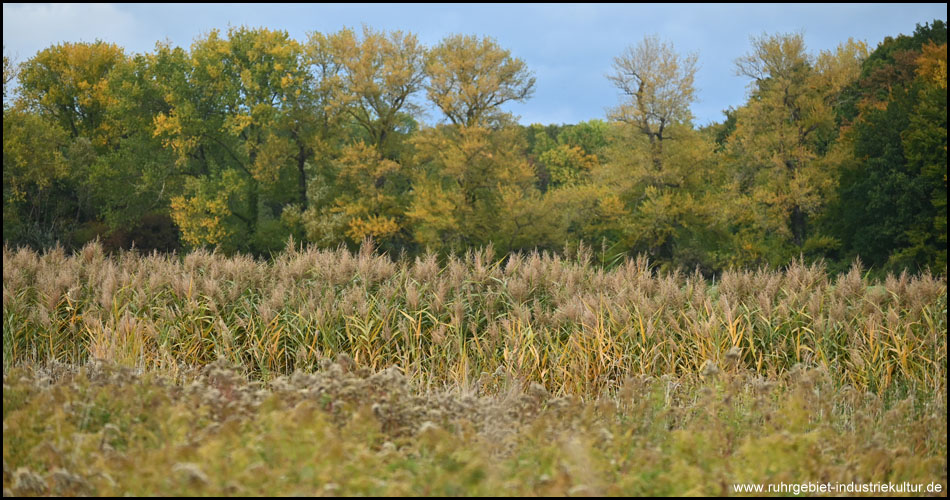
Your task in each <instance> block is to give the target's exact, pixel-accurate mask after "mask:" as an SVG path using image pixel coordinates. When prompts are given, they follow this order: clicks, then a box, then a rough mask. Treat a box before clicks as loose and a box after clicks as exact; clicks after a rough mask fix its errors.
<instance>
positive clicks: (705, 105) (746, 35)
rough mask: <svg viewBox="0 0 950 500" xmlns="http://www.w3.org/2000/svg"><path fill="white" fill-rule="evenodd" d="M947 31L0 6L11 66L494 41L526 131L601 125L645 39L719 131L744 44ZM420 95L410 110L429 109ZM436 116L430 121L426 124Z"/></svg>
mask: <svg viewBox="0 0 950 500" xmlns="http://www.w3.org/2000/svg"><path fill="white" fill-rule="evenodd" d="M934 19H940V20H943V21H944V22H946V20H947V4H946V3H939V4H938V3H931V4H896V3H893V4H588V3H585V4H536V3H532V4H352V3H351V4H9V3H4V4H3V45H4V54H5V55H7V56H9V57H11V58H12V59H13V60H14V61H15V62H22V61H25V60H27V59H29V58H31V57H33V56H34V55H35V54H36V52H37V51H39V50H42V49H44V48H46V47H49V46H51V45H55V44H57V43H61V42H92V41H95V40H96V39H100V40H104V41H107V42H112V43H115V44H117V45H119V46H121V47H123V48H124V49H125V50H126V51H127V52H129V53H140V52H151V51H152V50H154V48H155V43H156V42H158V41H165V40H168V41H171V43H172V44H173V45H178V46H182V47H186V48H187V47H189V46H190V45H191V43H192V42H193V41H194V40H195V38H198V37H201V36H203V35H204V34H206V33H207V32H208V31H210V30H211V29H215V28H216V29H220V30H221V31H222V32H226V31H227V28H228V27H229V26H242V25H243V26H249V27H261V26H263V27H267V28H270V29H279V30H285V31H287V32H288V33H289V34H290V36H291V37H293V38H295V39H297V40H299V41H304V40H306V38H307V34H308V33H310V32H313V31H319V32H322V33H334V32H336V31H339V30H340V29H341V28H343V27H350V28H356V29H357V30H359V28H360V27H361V26H362V25H364V24H365V25H367V26H370V27H372V28H374V29H377V30H387V31H389V30H402V31H404V32H406V31H408V32H411V33H413V34H415V35H416V36H417V37H418V38H419V41H420V42H422V43H423V44H425V45H427V46H430V47H431V46H434V45H436V44H438V43H439V41H441V40H442V39H443V38H444V37H446V36H448V35H451V34H458V33H461V34H467V35H478V36H479V37H482V36H490V37H492V38H494V39H495V40H496V41H497V42H498V43H499V45H501V47H503V48H505V49H507V50H510V51H511V55H512V56H513V57H517V58H520V59H522V60H524V61H525V63H526V64H527V67H528V69H529V70H531V71H532V72H533V73H534V76H535V77H536V79H537V80H536V83H535V92H534V95H533V97H532V98H531V99H529V100H528V101H527V102H524V103H508V104H506V105H505V106H503V109H505V110H506V111H510V112H512V113H514V114H515V115H517V116H519V117H520V120H519V121H520V122H521V123H522V124H524V125H528V124H531V123H542V124H564V123H579V122H582V121H587V120H591V119H605V118H606V113H607V110H608V109H609V108H611V107H614V106H616V105H617V104H619V103H620V101H621V95H620V93H619V91H618V90H617V88H616V87H615V86H614V85H613V84H612V83H611V82H610V81H609V80H608V79H607V75H608V74H610V73H612V72H613V68H612V64H613V60H614V58H615V57H617V56H620V55H621V54H623V52H624V51H625V50H626V48H627V47H630V46H634V45H636V44H637V43H639V42H640V41H642V40H643V38H644V37H645V36H649V35H658V36H659V37H660V39H661V40H663V41H665V42H667V43H670V44H672V45H673V48H674V50H675V51H676V52H677V53H679V54H682V55H685V54H688V53H696V54H697V55H698V59H699V70H698V71H697V74H696V79H695V86H696V90H697V96H698V102H695V103H693V105H692V107H691V109H692V112H693V115H694V116H695V120H694V123H695V124H697V125H706V124H709V123H712V122H721V121H722V120H723V119H724V115H723V113H722V112H723V110H725V109H727V108H729V107H738V106H740V105H742V104H743V103H744V102H745V100H746V97H747V92H748V83H749V81H748V79H747V78H745V77H740V76H737V75H736V72H735V60H736V59H737V58H739V57H742V56H743V55H745V54H747V53H748V52H749V51H750V50H751V47H752V45H751V42H750V38H751V37H754V36H761V35H763V34H769V35H771V34H777V33H802V34H803V36H804V39H805V44H806V47H807V49H808V51H809V52H810V53H812V54H816V55H817V54H818V53H819V51H822V50H833V49H834V48H835V47H837V46H838V45H839V44H841V43H844V42H846V41H847V40H848V38H854V39H855V40H862V41H865V42H867V44H868V46H869V47H870V48H871V49H872V50H873V49H874V48H875V47H877V45H878V44H879V43H880V42H882V41H883V40H884V38H885V37H887V36H892V37H895V36H897V35H899V34H907V35H909V34H911V33H913V31H914V29H915V27H916V25H917V24H918V23H919V24H923V23H927V22H932V21H933V20H934ZM424 101H425V96H424V93H420V94H419V95H418V96H417V97H416V102H417V103H419V104H425V103H424ZM441 119H442V117H441V116H440V115H439V113H437V112H436V111H429V113H428V115H426V116H424V117H423V121H425V122H427V123H434V122H437V121H439V120H441Z"/></svg>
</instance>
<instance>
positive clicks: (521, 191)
mask: <svg viewBox="0 0 950 500" xmlns="http://www.w3.org/2000/svg"><path fill="white" fill-rule="evenodd" d="M946 53H947V52H946V25H945V23H944V22H942V21H939V20H936V21H934V22H933V24H924V25H923V26H920V25H918V27H917V29H916V30H915V31H914V33H913V34H912V35H910V36H905V35H900V36H898V37H897V38H887V39H886V40H884V41H883V42H882V43H881V44H880V45H879V46H878V47H877V48H876V49H875V50H873V51H872V50H869V49H868V47H866V46H865V44H864V43H862V42H855V41H853V40H849V41H847V42H845V43H842V44H841V45H840V46H839V47H838V48H837V49H836V50H832V51H823V52H820V53H818V54H815V53H811V52H809V51H808V50H807V47H806V46H805V43H804V39H803V37H802V35H800V34H789V33H785V34H772V35H768V34H763V35H762V36H760V37H755V38H753V39H752V40H751V50H750V51H749V53H747V54H746V55H744V56H740V57H738V59H737V60H736V71H737V73H738V74H739V75H742V76H745V77H747V78H749V79H750V82H749V99H748V102H747V103H746V104H744V105H742V106H740V107H739V108H737V109H730V110H727V112H726V117H727V119H726V120H725V121H724V122H723V123H718V124H716V123H714V124H711V125H709V126H707V127H705V128H702V129H698V128H696V127H695V126H694V124H693V123H692V115H691V113H690V109H689V107H690V104H691V103H692V102H694V101H695V99H696V89H695V88H694V85H693V78H694V74H695V71H696V68H697V64H698V58H697V56H696V55H686V56H682V55H680V54H678V53H677V52H676V51H675V49H674V47H673V46H672V44H670V43H668V42H665V41H662V40H660V39H659V38H658V37H656V36H652V37H651V36H648V37H646V38H644V39H643V40H642V41H641V42H639V43H637V44H635V45H632V46H630V47H629V48H628V49H627V50H626V51H625V52H624V53H623V54H621V55H619V56H618V57H617V58H616V59H615V61H614V73H612V74H611V75H609V76H608V78H609V79H610V80H611V81H612V82H613V83H614V84H615V85H616V86H617V87H618V89H619V90H621V91H622V93H623V97H622V99H621V101H620V102H619V103H618V105H617V107H616V108H615V109H613V110H611V111H610V113H609V114H608V116H607V121H601V120H592V121H589V122H585V123H578V124H564V125H549V126H542V125H531V126H529V127H525V126H521V125H518V124H517V123H516V122H515V120H514V118H513V117H512V115H511V114H509V113H507V112H506V111H504V110H503V109H502V108H501V106H502V105H508V104H512V103H519V102H524V101H525V100H526V99H529V98H530V97H531V95H532V94H533V92H534V85H535V78H534V77H533V76H532V73H531V71H530V69H529V68H528V67H527V65H526V63H525V62H524V61H523V60H521V59H518V58H517V57H514V56H513V55H512V54H511V53H510V51H508V50H506V49H504V48H503V47H501V46H499V45H498V43H497V42H496V41H495V40H493V39H491V38H488V37H484V38H479V37H475V36H463V35H452V36H448V37H446V38H445V39H444V40H442V41H441V42H440V43H438V44H436V45H435V46H434V47H426V46H424V45H422V44H421V43H419V41H418V40H417V38H416V36H415V35H413V34H412V33H403V32H398V31H397V32H379V31H376V30H373V29H371V28H369V27H364V28H363V29H362V31H361V32H359V33H358V32H356V31H354V30H351V29H343V30H341V31H339V32H337V33H331V34H322V33H311V34H310V35H309V36H308V38H307V40H305V41H297V40H294V39H292V38H290V37H289V35H288V34H287V33H286V32H281V31H272V30H269V29H265V28H248V27H235V28H230V29H229V30H228V31H227V33H226V34H222V33H220V32H218V31H211V32H210V33H208V34H207V35H204V36H202V37H200V38H199V39H197V40H196V41H195V42H194V44H193V45H192V46H191V47H190V49H187V50H186V49H183V48H180V47H171V46H168V45H165V44H161V43H160V44H157V45H156V48H155V50H154V51H153V52H150V53H144V54H134V55H129V54H126V53H125V51H124V50H123V49H121V48H120V47H117V46H115V45H111V44H108V43H104V42H95V43H63V44H60V45H56V46H52V47H49V48H47V49H44V50H42V51H40V52H39V53H37V54H36V55H35V56H34V57H32V58H30V59H28V60H26V61H24V62H22V63H21V64H19V65H15V64H13V63H12V62H11V61H9V60H8V59H6V58H4V120H3V122H4V134H3V137H4V139H3V141H4V142H3V144H4V147H3V151H4V160H3V161H4V167H3V172H4V174H3V175H4V181H3V182H4V184H3V185H4V210H3V213H4V224H3V228H4V229H3V231H4V233H3V234H4V242H5V243H7V244H9V245H12V246H24V245H25V246H29V247H31V248H33V249H35V250H44V249H48V248H52V247H53V246H55V245H56V244H60V245H62V246H64V248H66V249H68V250H77V249H79V248H81V247H82V246H83V245H84V244H85V243H87V242H88V241H91V240H93V239H95V238H96V237H99V238H100V239H101V240H102V241H103V243H104V244H105V246H106V248H107V250H109V251H110V252H111V251H115V250H117V249H120V248H124V249H129V248H132V247H135V248H138V249H140V250H145V251H151V250H153V249H158V250H161V251H168V250H187V249H195V248H205V249H215V250H217V251H219V252H221V253H224V254H228V255H231V254H235V253H247V254H251V255H255V256H258V257H260V256H266V255H270V254H271V253H272V252H275V251H279V250H280V249H281V248H283V246H284V245H285V243H286V241H287V239H288V238H290V237H293V238H294V240H295V241H298V242H305V243H312V244H315V245H317V246H319V247H321V248H331V249H333V248H337V246H339V245H341V244H343V245H346V246H347V247H348V248H350V250H356V249H357V248H358V246H359V245H360V244H361V242H362V241H363V240H364V239H365V238H372V239H373V240H374V241H375V242H376V244H377V245H378V247H379V248H380V249H382V250H384V251H387V252H390V253H392V254H404V255H406V256H408V257H410V258H411V257H416V256H421V255H424V254H425V253H426V252H427V251H433V252H435V253H437V254H439V255H440V256H443V257H444V256H446V255H455V256H461V255H464V253H465V252H467V251H468V250H470V249H473V248H484V247H486V246H487V245H488V244H492V248H493V249H494V250H495V255H493V258H496V259H497V258H502V257H503V256H504V255H506V254H508V253H510V252H517V251H522V252H528V251H531V250H547V251H554V252H558V253H561V254H562V255H563V254H566V253H570V252H572V251H573V250H572V249H573V248H576V247H577V246H578V245H579V244H582V243H583V244H585V245H588V246H592V247H603V248H604V249H605V251H604V252H602V253H603V256H604V260H605V263H608V262H611V261H612V260H614V259H621V258H622V257H623V256H626V257H634V256H636V255H639V254H647V255H648V256H649V257H650V258H651V259H652V261H653V262H655V263H656V264H657V265H659V266H660V267H662V268H663V269H666V270H673V269H675V268H677V267H682V268H685V269H690V270H691V269H696V268H698V269H700V270H701V272H703V273H704V274H705V275H706V276H707V277H710V276H712V275H717V274H720V273H722V272H723V271H725V270H727V269H734V268H755V267H758V266H762V265H766V266H770V267H772V268H776V269H777V268H780V267H782V266H785V265H788V264H789V263H791V262H792V261H793V260H795V259H805V261H806V262H809V263H812V262H817V261H819V260H823V261H824V262H826V263H827V265H828V266H829V268H830V269H831V270H833V271H834V272H846V271H847V269H848V267H849V266H850V265H851V263H852V262H853V261H854V259H855V258H861V259H862V261H863V262H865V263H866V264H868V265H870V266H871V268H872V269H873V271H874V273H875V274H876V275H879V276H881V277H883V276H884V275H885V274H886V273H887V272H888V271H893V272H895V273H900V271H902V270H904V269H907V270H908V271H909V272H919V271H922V270H925V269H931V270H932V271H933V272H938V273H945V272H946V248H947V247H946V245H947V243H946V241H947V239H946V191H947V185H946V165H947V161H946V114H947V113H946V60H947V58H946ZM425 102H427V103H428V105H429V107H430V108H431V109H432V110H433V111H434V112H435V113H436V114H440V115H441V116H439V117H438V118H437V119H438V120H439V121H438V122H437V123H434V124H426V123H424V122H423V121H422V120H421V118H422V116H423V115H422V110H423V108H424V103H425Z"/></svg>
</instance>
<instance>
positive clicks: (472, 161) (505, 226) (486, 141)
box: [406, 125, 537, 251]
mask: <svg viewBox="0 0 950 500" xmlns="http://www.w3.org/2000/svg"><path fill="white" fill-rule="evenodd" d="M413 146H414V147H415V150H416V154H415V156H414V177H413V191H412V201H411V202H410V206H409V210H408V211H407V213H406V217H407V218H408V220H409V221H410V223H411V226H412V228H413V233H414V237H415V239H416V241H417V243H419V244H420V245H422V246H430V247H435V248H445V249H450V248H453V247H454V248H456V249H464V248H468V247H471V246H478V245H486V244H488V243H489V242H492V241H494V242H496V243H498V242H503V243H506V244H507V245H510V246H512V247H516V246H519V245H525V244H527V242H526V240H525V238H523V234H520V233H523V232H524V230H526V229H527V228H528V226H529V225H530V222H531V221H530V217H529V216H528V215H525V214H524V213H522V212H524V210H525V209H526V205H525V203H522V202H521V201H519V200H521V199H523V198H532V197H535V196H536V193H537V189H536V188H535V187H534V180H535V176H534V171H533V169H532V167H531V165H530V164H529V163H528V161H527V157H526V155H525V149H526V148H527V144H526V143H525V141H524V138H523V137H522V135H521V133H520V130H518V129H517V128H515V127H505V128H502V129H499V130H489V129H487V128H484V127H458V126H455V125H444V126H439V127H436V128H431V129H426V130H422V131H420V132H419V133H418V134H417V136H416V137H414V138H413ZM496 249H498V250H500V251H506V250H508V249H506V248H499V247H496Z"/></svg>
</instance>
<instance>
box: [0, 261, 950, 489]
mask: <svg viewBox="0 0 950 500" xmlns="http://www.w3.org/2000/svg"><path fill="white" fill-rule="evenodd" d="M491 254H492V253H491V251H490V250H489V251H485V252H472V253H469V255H467V256H466V257H465V258H449V259H448V260H445V261H439V259H437V258H436V256H434V255H426V256H424V257H421V258H418V259H415V260H414V261H412V262H394V261H392V260H391V259H390V258H388V257H386V256H381V255H377V254H375V253H374V252H373V250H372V248H370V247H364V248H363V249H362V250H361V251H360V252H359V253H357V254H351V253H348V252H346V251H343V250H338V251H319V250H295V249H293V248H288V250H287V251H286V252H284V253H283V254H281V255H279V256H277V257H276V258H274V259H273V260H272V261H268V262H264V261H255V260H253V259H249V258H246V257H230V258H228V257H223V256H220V255H216V254H213V253H208V252H203V251H198V252H193V253H190V254H187V255H183V256H168V255H152V256H139V255H135V254H122V255H119V256H115V257H109V256H106V255H104V254H103V252H102V249H101V248H100V247H99V246H97V245H95V244H93V245H90V246H87V247H85V248H84V249H83V250H82V251H81V252H80V253H78V254H76V255H72V256H69V255H66V254H65V253H64V252H63V251H61V250H53V251H50V252H48V253H46V254H37V253H33V252H30V251H26V250H17V251H13V250H10V249H8V248H6V247H5V248H4V253H3V260H4V266H3V361H4V380H3V384H4V386H3V415H4V416H3V425H4V439H3V488H4V496H8V495H136V496H138V495H155V494H158V495H292V494H304V495H400V496H402V495H492V496H493V495H531V496H534V495H559V496H563V495H611V496H619V495H685V494H702V495H731V494H733V493H734V491H732V490H731V487H732V485H733V484H737V483H759V484H765V483H773V484H774V483H780V482H784V483H803V482H819V483H827V482H831V483H849V482H855V483H869V482H883V483H893V484H896V483H901V482H905V481H906V482H909V483H913V484H929V483H931V482H936V483H940V484H941V485H942V487H943V491H944V492H945V491H946V486H947V474H946V470H947V458H946V457H947V419H946V414H947V413H946V410H947V408H946V391H947V385H946V382H947V323H946V321H947V319H946V318H947V286H946V277H945V276H942V277H937V276H931V275H922V276H908V275H901V276H889V277H887V278H886V279H885V280H884V281H882V282H872V281H870V280H868V279H866V278H865V277H863V276H862V274H861V270H860V269H859V268H858V267H855V268H853V269H852V270H851V271H850V272H849V273H846V274H843V275H840V276H837V277H834V276H829V275H828V274H827V273H826V272H825V271H824V269H822V268H821V267H820V266H817V265H811V266H809V265H804V264H801V263H797V264H793V265H792V266H790V267H789V268H787V269H785V270H784V271H782V272H775V271H765V270H758V271H735V272H727V273H725V274H724V275H722V276H721V277H720V278H719V279H717V280H716V281H709V280H705V279H703V278H702V277H701V276H698V275H686V274H682V273H672V274H659V273H656V272H654V271H653V270H652V269H651V268H650V266H649V263H648V262H647V261H646V260H645V259H642V258H641V259H635V260H629V261H627V262H624V263H622V264H621V265H619V266H618V267H616V268H614V269H611V270H606V269H603V268H600V267H597V266H595V265H592V264H591V259H590V256H589V255H588V254H586V253H585V252H584V251H583V250H582V251H581V252H579V253H578V255H575V256H573V257H572V258H569V259H568V258H560V257H556V256H550V255H539V254H530V255H511V256H509V257H508V258H506V259H503V260H502V261H492V260H491V259H489V258H488V256H489V255H491Z"/></svg>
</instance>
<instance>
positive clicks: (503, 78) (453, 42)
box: [426, 35, 535, 127]
mask: <svg viewBox="0 0 950 500" xmlns="http://www.w3.org/2000/svg"><path fill="white" fill-rule="evenodd" d="M426 72H427V74H428V75H429V84H428V86H427V95H428V98H429V100H430V101H432V103H433V104H435V105H436V106H437V107H438V108H439V109H440V110H442V113H444V114H445V117H446V118H448V119H449V121H450V122H451V123H452V124H454V125H460V126H465V127H473V126H489V125H492V124H494V123H497V118H498V114H499V113H502V112H501V110H500V106H501V105H502V104H504V103H506V102H509V101H514V102H524V101H525V100H527V99H529V98H530V97H531V95H532V93H533V92H534V82H535V79H534V77H533V76H531V72H530V71H528V68H527V65H526V64H525V62H524V61H522V60H521V59H518V58H513V57H511V51H509V50H505V49H503V48H501V47H500V46H499V45H498V43H497V42H495V41H494V40H493V39H491V38H489V37H484V38H482V39H479V38H478V37H475V36H466V35H452V36H449V37H447V38H445V39H444V40H442V42H441V43H440V44H439V45H437V46H436V47H435V48H433V49H432V51H431V53H430V57H429V62H428V65H427V66H426Z"/></svg>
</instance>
